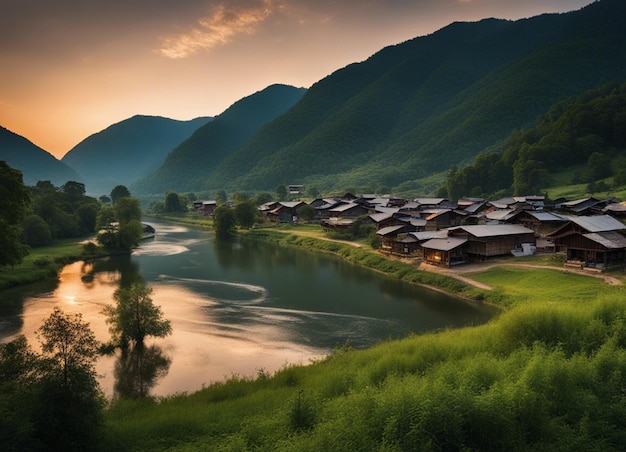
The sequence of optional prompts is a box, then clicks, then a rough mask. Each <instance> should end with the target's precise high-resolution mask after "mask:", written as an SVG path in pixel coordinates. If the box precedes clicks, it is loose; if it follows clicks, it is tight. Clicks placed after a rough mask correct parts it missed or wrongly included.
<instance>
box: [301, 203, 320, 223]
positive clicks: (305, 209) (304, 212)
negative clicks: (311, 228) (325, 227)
mask: <svg viewBox="0 0 626 452" xmlns="http://www.w3.org/2000/svg"><path fill="white" fill-rule="evenodd" d="M297 212H298V218H302V219H303V220H305V221H311V220H314V219H315V217H316V216H317V211H316V210H315V208H314V207H312V206H310V205H309V204H303V205H301V206H300V207H299V208H298V210H297Z"/></svg>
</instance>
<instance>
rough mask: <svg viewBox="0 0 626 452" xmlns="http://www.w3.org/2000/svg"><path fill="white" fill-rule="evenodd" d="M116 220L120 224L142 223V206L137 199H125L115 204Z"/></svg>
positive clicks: (120, 199)
mask: <svg viewBox="0 0 626 452" xmlns="http://www.w3.org/2000/svg"><path fill="white" fill-rule="evenodd" d="M114 208H115V218H116V219H117V221H119V222H120V223H125V222H128V221H130V220H137V221H141V204H140V203H139V200H138V199H137V198H131V197H123V198H119V199H118V200H117V202H116V203H115V207H114Z"/></svg>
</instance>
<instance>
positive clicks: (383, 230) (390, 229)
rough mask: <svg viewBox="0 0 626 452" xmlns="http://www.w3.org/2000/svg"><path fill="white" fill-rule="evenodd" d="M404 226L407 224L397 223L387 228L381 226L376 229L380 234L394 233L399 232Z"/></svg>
mask: <svg viewBox="0 0 626 452" xmlns="http://www.w3.org/2000/svg"><path fill="white" fill-rule="evenodd" d="M404 227H405V226H404V225H403V224H397V225H395V226H387V227H385V228H380V229H379V230H378V231H376V234H378V235H388V234H393V233H394V232H398V231H399V230H401V229H402V228H404Z"/></svg>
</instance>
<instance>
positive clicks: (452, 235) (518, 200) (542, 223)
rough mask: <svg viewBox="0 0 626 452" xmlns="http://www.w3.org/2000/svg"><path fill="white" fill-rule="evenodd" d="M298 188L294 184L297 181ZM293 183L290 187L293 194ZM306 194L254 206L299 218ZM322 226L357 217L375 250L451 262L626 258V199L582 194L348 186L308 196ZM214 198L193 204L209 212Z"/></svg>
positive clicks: (582, 264)
mask: <svg viewBox="0 0 626 452" xmlns="http://www.w3.org/2000/svg"><path fill="white" fill-rule="evenodd" d="M298 188H299V187H298ZM298 188H294V189H293V190H292V192H291V193H292V194H294V195H297V194H298ZM305 204H307V203H305V202H304V201H274V202H269V203H266V204H263V205H261V206H259V212H260V213H261V215H262V217H263V218H264V219H265V221H268V222H274V223H297V222H299V221H302V219H301V218H299V215H298V211H299V209H301V208H302V206H304V205H305ZM308 205H309V206H311V207H312V208H313V209H315V212H316V216H315V219H314V220H313V221H314V222H316V223H319V224H320V227H321V228H323V229H324V230H325V231H334V230H335V231H336V230H344V229H348V228H350V226H351V225H352V224H353V223H354V222H355V221H356V220H357V219H362V221H364V222H365V223H369V224H373V225H375V227H376V234H377V235H378V236H380V238H381V247H380V251H381V252H383V253H388V254H391V255H394V256H400V257H408V258H415V259H419V260H421V261H423V262H425V263H428V264H434V265H437V266H443V267H451V266H457V265H462V264H468V263H472V262H482V261H485V259H489V258H493V257H499V256H511V257H513V256H525V255H532V254H535V253H552V254H559V255H561V256H563V261H564V265H565V266H566V267H571V268H576V269H582V270H586V271H590V272H601V271H603V270H605V269H608V268H615V267H624V266H625V264H626V224H624V222H623V221H622V219H623V218H625V217H626V205H625V204H623V203H620V201H619V200H617V199H614V198H610V199H596V198H594V197H587V198H582V199H576V200H566V199H556V200H548V199H546V197H545V196H521V197H520V196H515V197H506V198H502V199H499V200H492V201H490V200H486V199H483V198H463V199H459V200H458V201H457V202H456V203H453V202H451V201H450V200H449V199H447V198H414V199H411V200H407V199H403V198H400V197H394V196H376V195H367V194H364V195H361V196H356V195H353V194H351V193H346V194H345V195H343V196H341V197H333V198H317V199H314V200H313V201H311V202H309V203H308ZM215 206H216V203H215V201H201V202H198V203H196V204H195V205H194V207H196V209H198V210H201V211H202V212H203V214H204V215H211V214H212V212H213V209H214V208H215Z"/></svg>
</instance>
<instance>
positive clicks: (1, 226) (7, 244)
mask: <svg viewBox="0 0 626 452" xmlns="http://www.w3.org/2000/svg"><path fill="white" fill-rule="evenodd" d="M30 201H31V200H30V194H29V192H28V189H27V188H26V186H25V185H24V183H23V182H22V173H21V172H20V171H18V170H15V169H13V168H11V167H10V166H9V165H7V164H6V162H4V161H0V267H2V266H4V265H15V264H18V263H20V262H21V261H22V258H23V257H24V256H25V255H26V254H27V248H26V247H24V245H22V243H21V240H20V236H21V230H20V223H21V222H22V221H23V219H24V218H25V217H26V215H27V213H28V207H29V205H30Z"/></svg>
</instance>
